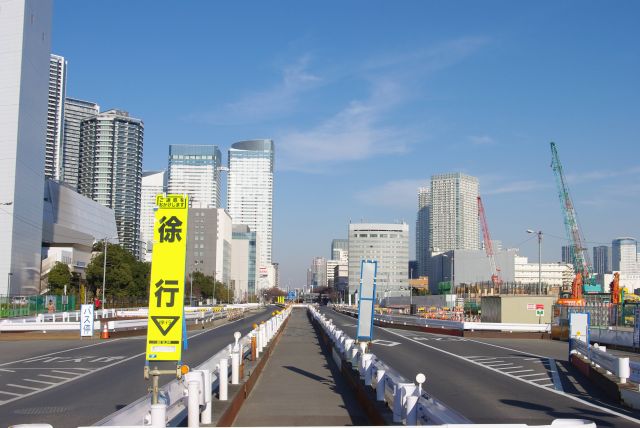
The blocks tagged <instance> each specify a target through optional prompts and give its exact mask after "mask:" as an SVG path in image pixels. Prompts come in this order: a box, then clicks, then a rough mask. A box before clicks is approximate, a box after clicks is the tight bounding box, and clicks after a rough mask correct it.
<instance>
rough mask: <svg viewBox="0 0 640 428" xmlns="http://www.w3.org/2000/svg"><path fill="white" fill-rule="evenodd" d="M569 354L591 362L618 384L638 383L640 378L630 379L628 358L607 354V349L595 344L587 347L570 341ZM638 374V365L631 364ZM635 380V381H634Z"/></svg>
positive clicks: (639, 366)
mask: <svg viewBox="0 0 640 428" xmlns="http://www.w3.org/2000/svg"><path fill="white" fill-rule="evenodd" d="M570 341H571V342H570V348H569V349H570V350H571V351H570V352H571V353H574V352H575V353H578V354H580V355H582V356H583V357H584V358H586V359H588V360H589V361H591V362H592V363H593V364H594V365H595V366H596V367H602V368H603V369H605V370H606V371H607V374H614V375H615V376H616V377H617V378H618V381H619V382H620V383H626V382H627V379H629V380H631V381H632V382H636V383H637V382H638V381H640V376H637V375H636V376H634V378H632V377H631V363H630V362H629V358H628V357H616V356H615V355H613V354H610V353H608V352H607V348H606V347H604V346H599V345H598V344H597V343H596V344H594V345H588V344H587V343H586V342H583V341H581V340H577V339H570ZM633 364H634V366H636V368H637V370H638V374H640V364H637V363H633ZM634 379H635V380H634Z"/></svg>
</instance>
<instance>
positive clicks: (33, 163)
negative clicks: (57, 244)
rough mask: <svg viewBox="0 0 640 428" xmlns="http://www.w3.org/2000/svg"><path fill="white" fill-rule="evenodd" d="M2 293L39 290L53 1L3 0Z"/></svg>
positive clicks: (0, 81)
mask: <svg viewBox="0 0 640 428" xmlns="http://www.w3.org/2000/svg"><path fill="white" fill-rule="evenodd" d="M0 8H1V10H0V64H1V65H0V151H2V156H0V183H2V185H1V186H0V230H2V239H0V279H1V280H0V295H6V294H12V295H23V294H36V293H37V292H38V289H39V285H40V258H41V257H40V249H41V246H42V212H43V199H44V198H43V195H42V191H43V187H44V142H45V141H46V136H47V99H48V96H47V94H48V83H49V60H50V54H51V19H52V2H51V1H50V0H9V1H3V2H2V4H1V5H0Z"/></svg>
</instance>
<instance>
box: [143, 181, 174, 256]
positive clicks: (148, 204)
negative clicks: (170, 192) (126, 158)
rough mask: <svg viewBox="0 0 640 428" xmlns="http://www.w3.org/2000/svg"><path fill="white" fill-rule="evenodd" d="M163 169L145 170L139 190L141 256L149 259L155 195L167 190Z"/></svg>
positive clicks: (151, 244) (151, 246)
mask: <svg viewBox="0 0 640 428" xmlns="http://www.w3.org/2000/svg"><path fill="white" fill-rule="evenodd" d="M166 176H167V175H166V173H165V171H145V172H143V173H142V187H141V191H140V239H141V240H142V246H143V248H142V258H143V259H144V260H146V261H148V262H150V261H151V252H152V251H153V224H154V221H155V211H156V196H157V195H158V194H160V193H164V192H166V190H167V180H166Z"/></svg>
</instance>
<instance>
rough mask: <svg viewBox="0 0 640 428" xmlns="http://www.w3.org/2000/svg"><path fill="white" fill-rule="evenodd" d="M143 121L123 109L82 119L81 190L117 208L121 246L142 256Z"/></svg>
mask: <svg viewBox="0 0 640 428" xmlns="http://www.w3.org/2000/svg"><path fill="white" fill-rule="evenodd" d="M143 138H144V124H143V123H142V120H140V119H136V118H133V117H131V116H129V113H127V112H125V111H121V110H108V111H105V112H104V113H100V114H98V115H97V116H94V117H92V118H89V119H85V120H83V121H82V122H81V129H80V174H79V181H78V191H79V193H81V194H82V195H84V196H86V197H88V198H91V199H93V200H94V201H96V202H98V203H100V204H101V205H103V206H105V207H109V208H111V209H113V210H114V212H115V217H116V225H117V227H118V237H119V240H120V243H121V244H122V246H123V247H124V248H125V249H126V250H128V251H130V252H131V253H132V254H133V255H134V256H135V257H138V258H141V240H140V204H141V200H140V196H141V190H142V189H141V188H142V144H143Z"/></svg>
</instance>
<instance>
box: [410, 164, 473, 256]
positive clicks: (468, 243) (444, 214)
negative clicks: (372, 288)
mask: <svg viewBox="0 0 640 428" xmlns="http://www.w3.org/2000/svg"><path fill="white" fill-rule="evenodd" d="M429 248H430V249H431V251H449V250H478V249H479V248H480V242H479V240H478V179H477V178H476V177H472V176H469V175H465V174H461V173H453V174H440V175H434V176H432V177H431V208H430V212H429ZM419 262H420V261H419V260H418V263H419Z"/></svg>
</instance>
